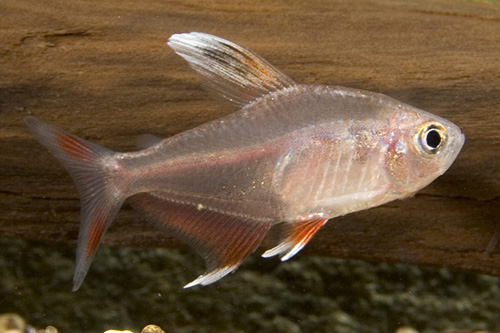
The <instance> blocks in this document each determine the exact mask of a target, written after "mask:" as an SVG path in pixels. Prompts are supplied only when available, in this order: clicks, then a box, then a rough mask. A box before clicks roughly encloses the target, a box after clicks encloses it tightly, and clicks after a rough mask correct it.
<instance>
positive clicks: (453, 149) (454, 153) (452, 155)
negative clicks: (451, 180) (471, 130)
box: [442, 132, 465, 173]
mask: <svg viewBox="0 0 500 333" xmlns="http://www.w3.org/2000/svg"><path fill="white" fill-rule="evenodd" d="M459 133H460V134H459V135H457V136H456V137H455V139H453V141H451V142H450V145H449V146H448V151H447V154H446V156H445V157H444V165H443V170H442V173H444V172H445V171H446V170H448V169H449V168H450V167H451V165H452V164H453V162H455V160H456V159H457V157H458V154H459V153H460V151H461V150H462V147H463V146H464V144H465V134H463V133H461V132H459Z"/></svg>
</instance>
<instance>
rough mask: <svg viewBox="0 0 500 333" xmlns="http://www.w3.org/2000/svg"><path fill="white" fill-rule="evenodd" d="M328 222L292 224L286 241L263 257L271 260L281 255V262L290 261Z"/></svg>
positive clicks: (318, 220) (312, 221)
mask: <svg viewBox="0 0 500 333" xmlns="http://www.w3.org/2000/svg"><path fill="white" fill-rule="evenodd" d="M327 221H328V219H314V220H307V221H300V222H295V223H293V224H290V227H289V231H288V233H287V235H286V236H285V237H284V239H283V240H282V241H281V242H280V243H279V244H278V245H277V246H275V247H273V248H272V249H269V250H267V251H266V252H264V254H262V257H264V258H269V257H273V256H276V255H281V261H286V260H288V259H290V258H291V257H293V256H294V255H296V254H297V253H298V252H299V251H300V250H302V248H303V247H304V246H305V245H306V244H307V243H308V242H309V241H310V240H311V238H312V237H313V236H314V234H315V233H316V232H317V231H318V230H319V229H320V228H321V227H322V226H323V225H324V224H325V223H326V222H327Z"/></svg>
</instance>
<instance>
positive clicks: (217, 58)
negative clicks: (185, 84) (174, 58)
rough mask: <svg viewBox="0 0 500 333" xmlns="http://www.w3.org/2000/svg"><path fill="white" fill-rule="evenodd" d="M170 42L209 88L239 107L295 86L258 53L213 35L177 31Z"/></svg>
mask: <svg viewBox="0 0 500 333" xmlns="http://www.w3.org/2000/svg"><path fill="white" fill-rule="evenodd" d="M168 45H169V46H170V47H171V48H172V49H174V51H175V52H176V53H177V54H178V55H180V56H181V57H183V58H184V59H185V60H186V61H187V62H188V63H189V65H190V66H191V67H192V68H193V69H194V70H196V71H197V72H198V73H199V74H201V75H202V76H203V77H204V78H205V80H206V85H207V86H208V88H209V89H211V90H214V91H215V92H217V93H218V94H220V95H221V96H222V97H224V98H226V99H227V100H229V101H230V102H232V103H234V104H237V105H239V106H243V105H245V104H248V103H250V102H252V101H254V100H255V99H257V98H259V97H261V96H264V95H267V94H268V93H270V92H273V91H277V90H281V89H284V88H287V87H290V86H293V85H295V83H294V82H293V80H292V79H290V78H289V77H288V76H286V75H285V74H283V73H282V72H280V71H279V70H277V69H276V68H274V67H273V66H272V65H271V64H269V63H268V62H267V61H265V60H264V59H262V58H261V57H259V56H258V55H257V54H255V53H254V52H252V51H250V50H247V49H245V48H243V47H241V46H239V45H236V44H234V43H232V42H230V41H227V40H225V39H222V38H219V37H216V36H213V35H209V34H206V33H200V32H191V33H185V34H175V35H172V36H171V37H170V39H169V41H168Z"/></svg>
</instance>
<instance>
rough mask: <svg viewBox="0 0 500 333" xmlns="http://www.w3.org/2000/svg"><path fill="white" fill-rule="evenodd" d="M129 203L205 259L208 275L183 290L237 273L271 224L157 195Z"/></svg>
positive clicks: (144, 196)
mask: <svg viewBox="0 0 500 333" xmlns="http://www.w3.org/2000/svg"><path fill="white" fill-rule="evenodd" d="M130 201H131V204H132V206H133V207H134V208H135V209H138V210H139V211H141V212H142V213H143V214H144V215H145V216H146V217H147V218H148V220H149V221H151V222H152V223H153V224H154V225H155V226H157V227H159V228H160V229H161V230H164V231H166V232H167V233H168V234H170V235H172V236H174V237H176V238H177V239H179V240H180V241H182V242H184V243H186V244H187V245H189V246H191V247H192V248H193V249H194V250H196V252H198V254H200V255H201V256H202V257H203V258H204V259H205V262H206V266H207V270H206V272H205V273H204V274H203V275H201V276H199V277H198V278H197V279H195V280H194V281H193V282H191V283H188V284H187V285H186V286H185V287H184V288H190V287H193V286H195V285H207V284H211V283H214V282H215V281H217V280H219V279H221V278H222V277H224V276H226V275H227V274H229V273H231V272H233V271H234V270H236V269H237V268H238V266H239V265H240V263H241V262H242V261H243V260H244V259H245V258H246V257H247V256H248V255H249V254H250V253H251V252H252V251H253V250H255V248H256V247H257V246H259V244H260V243H261V242H262V239H263V238H264V236H265V235H266V234H267V232H268V230H269V229H270V227H271V223H262V222H255V221H249V220H246V219H244V218H241V217H235V216H230V215H225V214H223V213H220V212H216V211H212V210H209V209H206V208H200V207H199V206H194V205H189V204H183V203H177V202H172V201H169V200H166V199H163V198H160V197H157V196H155V195H154V194H147V193H141V194H137V195H135V196H133V197H132V198H130Z"/></svg>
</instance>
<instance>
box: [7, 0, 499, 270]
mask: <svg viewBox="0 0 500 333" xmlns="http://www.w3.org/2000/svg"><path fill="white" fill-rule="evenodd" d="M189 31H203V32H208V33H212V34H215V35H219V36H221V37H224V38H227V39H229V40H231V41H234V42H236V43H238V44H240V45H243V46H246V47H249V48H251V49H253V50H254V51H256V52H257V53H259V54H261V55H262V56H263V57H265V58H266V59H267V60H269V61H270V62H271V63H272V64H274V65H275V66H277V67H278V68H280V69H282V70H283V71H284V72H285V73H287V74H288V75H289V76H290V77H292V78H294V79H295V80H296V81H297V82H301V83H321V84H330V85H344V86H350V87H357V88H362V89H368V90H373V91H377V92H383V93H386V94H388V95H390V96H392V97H394V98H397V99H399V100H401V101H404V102H406V103H409V104H412V105H414V106H417V107H420V108H422V109H426V110H429V111H431V112H433V113H436V114H438V115H440V116H443V117H446V118H448V119H450V120H452V121H453V122H455V123H456V124H458V125H459V126H460V127H461V128H462V130H463V131H464V133H465V135H466V144H465V146H464V149H463V151H462V153H461V154H460V156H459V157H458V159H457V161H456V162H455V164H454V165H453V166H452V168H451V169H450V170H449V171H448V172H447V173H446V174H445V175H444V176H442V177H441V178H439V179H438V180H437V181H435V182H434V183H433V184H432V185H430V186H429V187H427V188H426V189H424V190H422V191H420V192H419V193H418V194H417V195H416V196H415V197H414V198H410V199H407V200H405V201H398V202H393V203H390V204H387V205H385V206H382V207H379V208H375V209H370V210H367V211H363V212H360V213H356V214H351V215H348V216H345V217H343V218H337V219H335V220H332V221H330V222H329V223H328V224H327V225H326V226H325V227H324V228H323V229H322V230H321V231H320V232H319V233H318V234H317V235H316V236H315V238H314V239H313V241H312V242H311V243H310V244H309V245H308V246H307V247H306V249H305V250H304V251H303V252H302V253H303V254H311V255H324V256H334V257H343V258H361V259H366V260H374V261H396V262H407V263H416V264H423V265H433V266H441V267H450V268H456V269H462V270H468V271H475V272H483V273H489V274H496V275H500V246H499V249H495V248H494V247H493V245H494V240H495V239H497V237H498V235H500V221H499V216H500V4H499V3H484V2H468V1H418V2H415V3H413V2H409V1H355V2H353V1H349V0H345V1H343V0H338V1H333V0H325V1H302V0H294V1H290V0H277V1H217V0H216V1H197V0H187V1H158V0H156V1H155V0H145V1H135V0H124V1H98V0H94V1H56V0H45V1H39V0H21V1H19V0H2V1H1V2H0V152H1V153H0V236H6V237H23V238H30V239H39V240H50V241H61V242H74V241H75V240H76V238H77V231H78V225H79V200H78V197H77V193H76V190H75V188H74V186H73V184H72V181H71V179H70V178H69V176H68V175H67V174H66V172H65V171H64V170H63V169H62V168H61V167H60V165H59V164H58V163H57V162H56V161H55V160H54V159H53V158H52V157H51V156H50V155H49V153H48V152H47V151H46V150H45V149H44V148H42V147H41V146H40V145H39V144H38V143H37V142H35V141H34V139H33V137H32V136H31V135H30V133H29V132H28V130H27V129H26V127H25V126H24V124H23V121H22V119H23V117H24V116H26V115H28V114H32V115H36V116H37V117H40V118H42V119H44V120H46V121H49V122H51V123H53V124H56V125H57V126H59V127H62V128H64V129H66V130H68V131H70V132H72V133H75V134H77V135H80V136H83V137H85V138H88V139H91V140H95V141H96V142H98V143H100V144H103V145H105V146H107V147H110V148H112V149H115V150H121V151H127V150H133V147H134V146H135V141H136V137H135V136H136V135H138V134H142V133H153V134H157V135H161V136H168V135H172V134H175V133H178V132H181V131H184V130H186V129H189V128H192V127H194V126H196V125H199V124H202V123H204V122H206V121H209V120H211V119H215V118H218V117H221V116H223V115H225V114H228V113H230V112H232V111H233V110H232V109H231V108H230V107H229V106H227V105H225V104H223V103H220V102H218V101H216V100H213V99H212V98H211V97H210V96H209V95H208V94H207V93H206V92H205V91H204V90H203V89H202V88H201V86H200V84H199V83H200V79H199V78H198V77H197V76H196V74H195V73H194V72H193V71H192V70H191V69H190V68H188V66H187V65H186V64H185V63H184V62H183V60H182V59H181V58H180V57H178V56H176V55H175V54H174V52H173V51H172V50H171V49H170V48H169V47H168V46H167V45H166V41H167V39H168V37H169V36H170V35H171V34H173V33H179V32H189ZM492 240H493V241H492ZM105 243H106V244H118V245H130V246H158V247H160V246H161V247H179V246H181V245H180V244H179V243H177V242H175V241H173V240H172V239H169V238H168V237H166V236H164V235H160V234H158V233H157V232H156V231H155V230H153V229H149V228H147V227H146V226H145V225H144V223H143V222H142V220H141V219H140V217H139V216H138V215H136V214H135V212H133V211H132V210H131V209H130V208H129V207H128V206H127V205H126V206H125V207H124V208H123V209H122V211H121V212H120V214H119V216H118V218H117V220H116V221H115V223H114V224H113V226H112V227H111V229H110V230H109V232H108V233H107V235H106V236H105ZM488 244H490V247H489V248H488V251H486V250H487V247H488Z"/></svg>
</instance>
